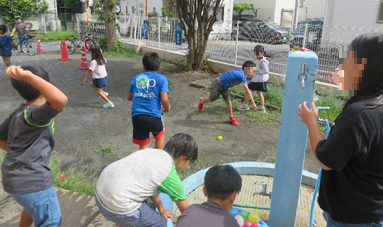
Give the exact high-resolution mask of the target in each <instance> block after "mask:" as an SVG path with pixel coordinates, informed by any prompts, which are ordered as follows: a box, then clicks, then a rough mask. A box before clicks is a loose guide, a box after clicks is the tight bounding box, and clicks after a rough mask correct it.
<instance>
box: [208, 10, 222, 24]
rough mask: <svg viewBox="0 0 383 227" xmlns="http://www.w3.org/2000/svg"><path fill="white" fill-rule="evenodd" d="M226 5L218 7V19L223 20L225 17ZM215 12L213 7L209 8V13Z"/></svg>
mask: <svg viewBox="0 0 383 227" xmlns="http://www.w3.org/2000/svg"><path fill="white" fill-rule="evenodd" d="M224 10H225V8H224V7H218V13H217V21H223V19H224ZM212 14H213V9H210V10H209V15H212Z"/></svg>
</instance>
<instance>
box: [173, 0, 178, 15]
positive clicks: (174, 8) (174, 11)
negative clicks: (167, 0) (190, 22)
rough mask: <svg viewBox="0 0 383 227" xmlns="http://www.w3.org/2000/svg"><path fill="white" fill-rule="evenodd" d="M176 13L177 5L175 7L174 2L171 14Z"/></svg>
mask: <svg viewBox="0 0 383 227" xmlns="http://www.w3.org/2000/svg"><path fill="white" fill-rule="evenodd" d="M176 14H177V7H176V4H175V3H173V15H176Z"/></svg>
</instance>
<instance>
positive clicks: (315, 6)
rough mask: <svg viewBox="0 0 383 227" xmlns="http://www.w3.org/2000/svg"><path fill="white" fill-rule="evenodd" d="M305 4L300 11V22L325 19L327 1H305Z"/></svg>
mask: <svg viewBox="0 0 383 227" xmlns="http://www.w3.org/2000/svg"><path fill="white" fill-rule="evenodd" d="M304 2H305V4H304V6H303V7H302V8H300V9H299V15H298V16H299V20H298V21H302V20H306V19H309V18H321V17H324V12H325V8H326V0H305V1H304Z"/></svg>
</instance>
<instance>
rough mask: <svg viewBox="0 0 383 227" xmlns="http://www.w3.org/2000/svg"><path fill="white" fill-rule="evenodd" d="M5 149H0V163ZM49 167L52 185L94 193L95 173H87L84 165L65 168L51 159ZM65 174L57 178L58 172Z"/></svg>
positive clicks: (89, 193)
mask: <svg viewBox="0 0 383 227" xmlns="http://www.w3.org/2000/svg"><path fill="white" fill-rule="evenodd" d="M5 153H6V152H5V151H3V150H1V149H0V164H2V163H3V161H4V157H5ZM49 168H50V169H51V172H52V177H53V185H54V186H55V187H60V188H64V189H67V190H70V191H73V192H79V193H83V194H86V195H94V189H95V187H96V182H97V176H96V174H95V173H92V174H91V173H89V172H88V171H87V170H86V167H76V166H70V167H69V168H67V169H65V168H64V167H63V165H62V163H61V161H60V160H57V159H53V158H52V159H51V160H50V162H49ZM61 173H63V174H65V179H64V180H59V178H58V176H59V174H61Z"/></svg>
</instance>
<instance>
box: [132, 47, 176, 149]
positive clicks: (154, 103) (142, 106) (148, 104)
mask: <svg viewBox="0 0 383 227" xmlns="http://www.w3.org/2000/svg"><path fill="white" fill-rule="evenodd" d="M142 64H143V67H144V72H143V73H141V74H138V75H137V76H136V77H134V78H133V80H132V81H131V84H130V87H129V91H128V96H127V99H128V100H129V101H133V103H132V109H131V116H132V123H133V143H134V144H137V145H139V147H140V149H146V148H149V145H150V136H149V133H150V132H151V133H152V134H153V137H154V139H155V140H156V143H155V148H157V149H163V148H164V144H165V126H164V120H163V116H162V112H161V103H162V107H163V111H164V112H169V111H170V102H169V97H168V93H169V88H168V80H167V79H166V77H164V76H163V75H161V74H158V73H156V71H157V70H158V69H159V68H160V64H161V58H160V56H158V54H157V53H155V52H147V53H146V54H145V55H144V57H143V58H142Z"/></svg>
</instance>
